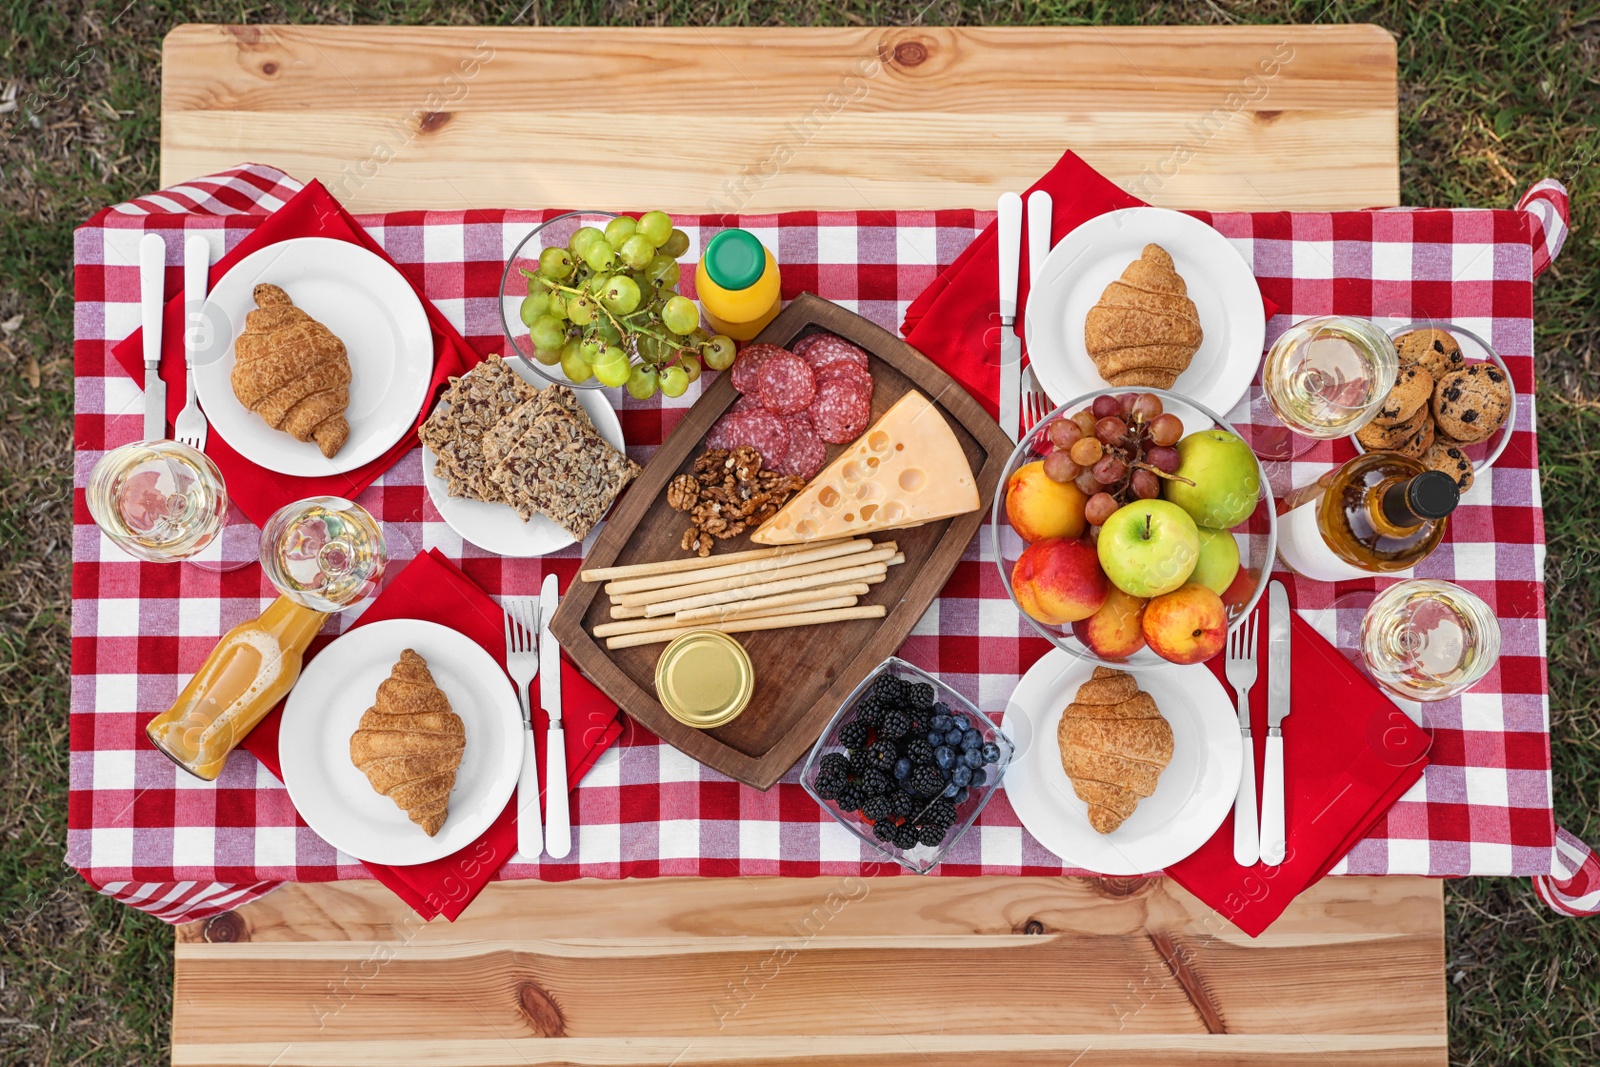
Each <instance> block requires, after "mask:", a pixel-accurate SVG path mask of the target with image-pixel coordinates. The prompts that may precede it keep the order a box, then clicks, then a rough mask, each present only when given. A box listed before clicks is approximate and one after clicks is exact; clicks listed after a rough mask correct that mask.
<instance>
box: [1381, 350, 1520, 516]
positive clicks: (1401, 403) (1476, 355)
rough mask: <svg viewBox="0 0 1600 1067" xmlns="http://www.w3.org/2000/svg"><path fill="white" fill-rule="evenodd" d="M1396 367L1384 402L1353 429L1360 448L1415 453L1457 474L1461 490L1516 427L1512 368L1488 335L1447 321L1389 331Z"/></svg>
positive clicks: (1469, 485)
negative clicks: (1397, 357)
mask: <svg viewBox="0 0 1600 1067" xmlns="http://www.w3.org/2000/svg"><path fill="white" fill-rule="evenodd" d="M1389 336H1390V337H1392V338H1393V339H1394V347H1395V351H1396V353H1398V355H1399V357H1400V371H1399V374H1398V375H1397V376H1396V378H1395V385H1394V388H1393V389H1392V390H1391V391H1390V393H1389V396H1388V398H1387V399H1386V400H1385V401H1384V404H1383V407H1382V408H1380V409H1379V411H1378V414H1377V415H1376V416H1374V417H1373V420H1372V421H1371V422H1369V423H1367V425H1365V426H1363V427H1362V428H1361V429H1359V430H1357V431H1356V433H1355V434H1354V437H1355V443H1356V447H1357V448H1358V449H1360V450H1361V451H1363V452H1370V451H1376V450H1379V449H1382V450H1385V451H1391V452H1399V453H1401V454H1402V455H1407V456H1410V457H1412V458H1413V459H1420V460H1422V461H1423V462H1424V463H1426V464H1427V465H1428V466H1429V467H1431V468H1433V469H1434V470H1441V471H1444V472H1445V473H1446V474H1448V475H1450V476H1451V477H1453V478H1455V479H1456V485H1457V486H1458V487H1460V489H1461V492H1462V493H1463V494H1465V493H1466V492H1467V491H1468V490H1469V489H1471V488H1472V483H1473V481H1474V478H1475V476H1476V475H1477V474H1478V473H1479V472H1481V471H1485V470H1488V469H1489V468H1490V467H1492V466H1494V462H1495V460H1497V459H1499V458H1500V454H1501V453H1502V452H1504V451H1505V449H1506V445H1507V444H1509V443H1510V441H1511V432H1512V430H1513V429H1514V428H1515V426H1516V394H1515V391H1514V390H1513V389H1512V387H1511V374H1510V372H1509V371H1508V370H1507V368H1506V364H1505V360H1503V359H1501V358H1500V353H1498V352H1496V351H1495V350H1494V348H1493V346H1491V345H1490V344H1489V343H1488V342H1487V341H1485V340H1484V339H1483V338H1481V337H1479V336H1478V335H1477V334H1475V333H1473V332H1472V331H1470V330H1467V329H1464V328H1462V327H1460V326H1457V325H1455V324H1454V323H1450V322H1437V321H1426V322H1412V323H1407V324H1405V325H1403V326H1397V327H1395V328H1393V329H1391V330H1390V331H1389Z"/></svg>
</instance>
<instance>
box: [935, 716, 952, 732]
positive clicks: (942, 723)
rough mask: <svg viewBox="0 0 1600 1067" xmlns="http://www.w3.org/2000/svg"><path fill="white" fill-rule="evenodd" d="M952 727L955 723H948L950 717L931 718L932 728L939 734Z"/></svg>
mask: <svg viewBox="0 0 1600 1067" xmlns="http://www.w3.org/2000/svg"><path fill="white" fill-rule="evenodd" d="M954 725H955V723H953V722H951V721H950V716H948V715H935V716H934V717H933V728H934V729H935V730H938V731H940V732H944V731H947V730H949V729H950V727H952V726H954Z"/></svg>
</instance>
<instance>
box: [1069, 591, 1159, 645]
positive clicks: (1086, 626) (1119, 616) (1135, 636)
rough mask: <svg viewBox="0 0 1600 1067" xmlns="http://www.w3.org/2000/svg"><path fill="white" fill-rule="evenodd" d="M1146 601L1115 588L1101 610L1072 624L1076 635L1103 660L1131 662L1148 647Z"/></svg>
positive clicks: (1108, 595)
mask: <svg viewBox="0 0 1600 1067" xmlns="http://www.w3.org/2000/svg"><path fill="white" fill-rule="evenodd" d="M1144 605H1145V602H1144V600H1143V599H1142V598H1140V597H1136V596H1133V595H1131V594H1129V593H1124V592H1123V591H1122V590H1120V589H1118V588H1117V587H1116V586H1112V587H1111V589H1110V592H1109V593H1108V594H1107V596H1106V602H1105V603H1104V604H1102V605H1101V606H1100V610H1099V611H1097V612H1095V613H1094V614H1093V615H1091V616H1089V617H1088V618H1087V619H1079V620H1078V621H1077V622H1075V623H1073V624H1072V632H1073V634H1074V635H1076V636H1077V638H1078V640H1079V641H1082V642H1083V643H1084V645H1085V646H1087V647H1088V649H1089V651H1090V652H1093V653H1094V654H1095V655H1097V656H1099V657H1100V658H1101V659H1127V658H1128V657H1129V656H1131V655H1133V654H1134V653H1135V652H1137V651H1139V650H1140V649H1141V648H1143V647H1144V627H1143V625H1142V622H1143V619H1144Z"/></svg>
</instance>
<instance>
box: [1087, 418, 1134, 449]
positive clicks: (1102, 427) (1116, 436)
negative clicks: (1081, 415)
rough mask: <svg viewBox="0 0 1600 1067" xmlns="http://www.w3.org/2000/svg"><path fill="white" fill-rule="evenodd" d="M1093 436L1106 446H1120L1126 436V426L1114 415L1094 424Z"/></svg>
mask: <svg viewBox="0 0 1600 1067" xmlns="http://www.w3.org/2000/svg"><path fill="white" fill-rule="evenodd" d="M1094 435H1095V436H1096V437H1098V438H1100V440H1101V441H1102V442H1104V443H1105V444H1108V445H1120V444H1121V443H1122V439H1123V438H1124V437H1126V436H1128V424H1127V423H1125V422H1123V421H1122V420H1121V419H1119V418H1117V417H1116V416H1115V415H1113V416H1111V417H1110V418H1107V419H1101V420H1100V421H1099V422H1097V423H1095V424H1094Z"/></svg>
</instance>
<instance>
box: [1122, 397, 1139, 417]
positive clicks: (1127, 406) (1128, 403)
mask: <svg viewBox="0 0 1600 1067" xmlns="http://www.w3.org/2000/svg"><path fill="white" fill-rule="evenodd" d="M1138 400H1139V394H1138V393H1121V394H1118V396H1117V407H1119V408H1121V409H1122V414H1123V415H1132V414H1133V406H1134V404H1136V403H1137V402H1138Z"/></svg>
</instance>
